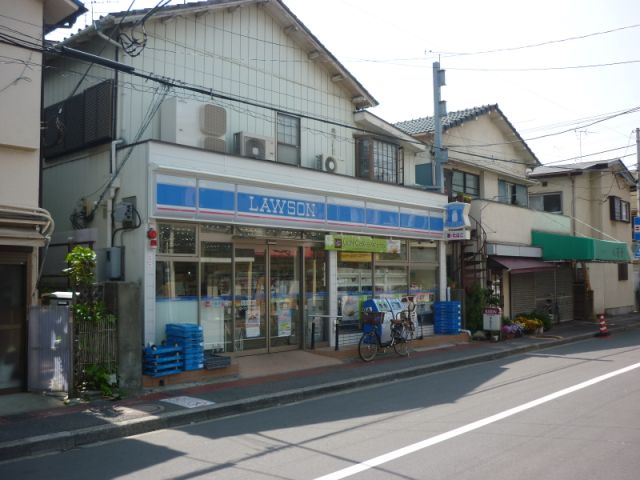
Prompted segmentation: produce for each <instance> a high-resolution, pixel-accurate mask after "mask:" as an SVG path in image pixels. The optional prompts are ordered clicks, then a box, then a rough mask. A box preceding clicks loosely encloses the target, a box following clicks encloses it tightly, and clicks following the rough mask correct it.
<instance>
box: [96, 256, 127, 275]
mask: <svg viewBox="0 0 640 480" xmlns="http://www.w3.org/2000/svg"><path fill="white" fill-rule="evenodd" d="M96 261H97V264H98V268H97V271H98V281H100V282H104V281H109V280H122V279H123V278H124V247H110V248H102V249H100V250H98V251H97V259H96Z"/></svg>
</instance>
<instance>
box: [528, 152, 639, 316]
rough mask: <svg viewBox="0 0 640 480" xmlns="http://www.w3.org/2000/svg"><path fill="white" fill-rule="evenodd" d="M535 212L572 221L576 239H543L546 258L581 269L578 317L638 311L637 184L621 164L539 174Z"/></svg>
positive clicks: (598, 163) (609, 162)
mask: <svg viewBox="0 0 640 480" xmlns="http://www.w3.org/2000/svg"><path fill="white" fill-rule="evenodd" d="M530 177H531V178H532V179H536V180H538V181H539V182H540V183H539V184H538V185H537V186H535V187H532V188H531V189H530V190H529V201H530V203H531V206H532V208H535V209H538V210H541V211H546V212H551V213H558V214H559V213H563V214H564V215H567V216H569V217H570V218H571V232H570V234H571V236H566V235H565V236H545V235H538V238H537V239H535V243H536V244H537V245H539V246H541V247H542V248H543V252H544V258H545V259H550V260H565V261H571V262H573V263H574V264H575V272H574V274H575V286H574V288H575V293H574V296H575V305H576V317H578V318H585V319H592V318H593V315H594V313H595V314H598V313H607V314H620V313H628V312H631V311H633V310H634V309H635V298H634V280H633V272H632V269H630V268H629V263H630V261H631V260H630V255H629V253H630V251H631V248H632V228H631V220H632V210H633V209H634V208H635V206H634V205H631V202H630V200H631V193H630V190H631V188H632V187H634V186H635V179H634V177H633V175H632V174H631V173H630V172H629V170H628V169H627V168H626V167H625V165H624V164H623V163H622V161H620V160H601V161H593V162H581V163H574V164H568V165H557V166H544V167H538V168H536V169H535V170H534V171H533V173H532V174H531V176H530Z"/></svg>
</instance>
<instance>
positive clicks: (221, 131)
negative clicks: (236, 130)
mask: <svg viewBox="0 0 640 480" xmlns="http://www.w3.org/2000/svg"><path fill="white" fill-rule="evenodd" d="M200 131H202V133H204V137H203V139H202V148H204V149H205V150H210V151H213V152H220V153H226V151H227V144H226V142H225V140H224V136H225V134H226V133H227V111H226V110H225V109H224V108H222V107H219V106H218V105H213V104H211V103H206V104H204V105H202V107H201V108H200Z"/></svg>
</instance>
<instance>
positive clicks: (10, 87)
mask: <svg viewBox="0 0 640 480" xmlns="http://www.w3.org/2000/svg"><path fill="white" fill-rule="evenodd" d="M0 13H2V24H3V26H5V27H7V28H11V29H13V30H15V31H16V32H19V33H17V34H16V35H28V36H29V37H33V38H35V39H40V38H42V25H41V23H40V22H41V21H42V1H40V0H22V1H20V2H2V6H1V7H0ZM30 40H32V39H30ZM0 56H2V57H3V58H4V59H11V60H12V61H7V62H3V64H2V68H0V89H1V90H0V111H1V112H3V113H4V119H3V122H2V128H0V170H1V171H2V174H1V175H0V204H12V205H20V206H28V207H35V206H38V185H39V174H38V168H39V148H40V85H41V79H40V72H41V69H40V64H41V61H42V56H41V54H39V53H37V52H31V51H28V50H25V49H22V48H17V47H13V46H11V45H7V44H4V43H2V44H0Z"/></svg>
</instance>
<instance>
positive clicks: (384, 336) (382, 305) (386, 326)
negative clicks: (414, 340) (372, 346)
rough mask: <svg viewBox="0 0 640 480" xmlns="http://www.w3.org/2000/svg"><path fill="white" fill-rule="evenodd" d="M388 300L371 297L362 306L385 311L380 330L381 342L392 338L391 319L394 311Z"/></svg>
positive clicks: (367, 308) (366, 308) (375, 310)
mask: <svg viewBox="0 0 640 480" xmlns="http://www.w3.org/2000/svg"><path fill="white" fill-rule="evenodd" d="M387 300H388V299H386V298H370V299H369V300H365V302H364V303H363V304H362V308H363V309H364V310H365V311H371V312H384V317H383V320H382V324H381V325H380V326H379V330H378V335H380V341H381V342H389V341H390V340H391V319H392V318H393V313H392V311H391V307H390V306H389V303H388V302H387ZM365 331H366V330H365Z"/></svg>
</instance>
